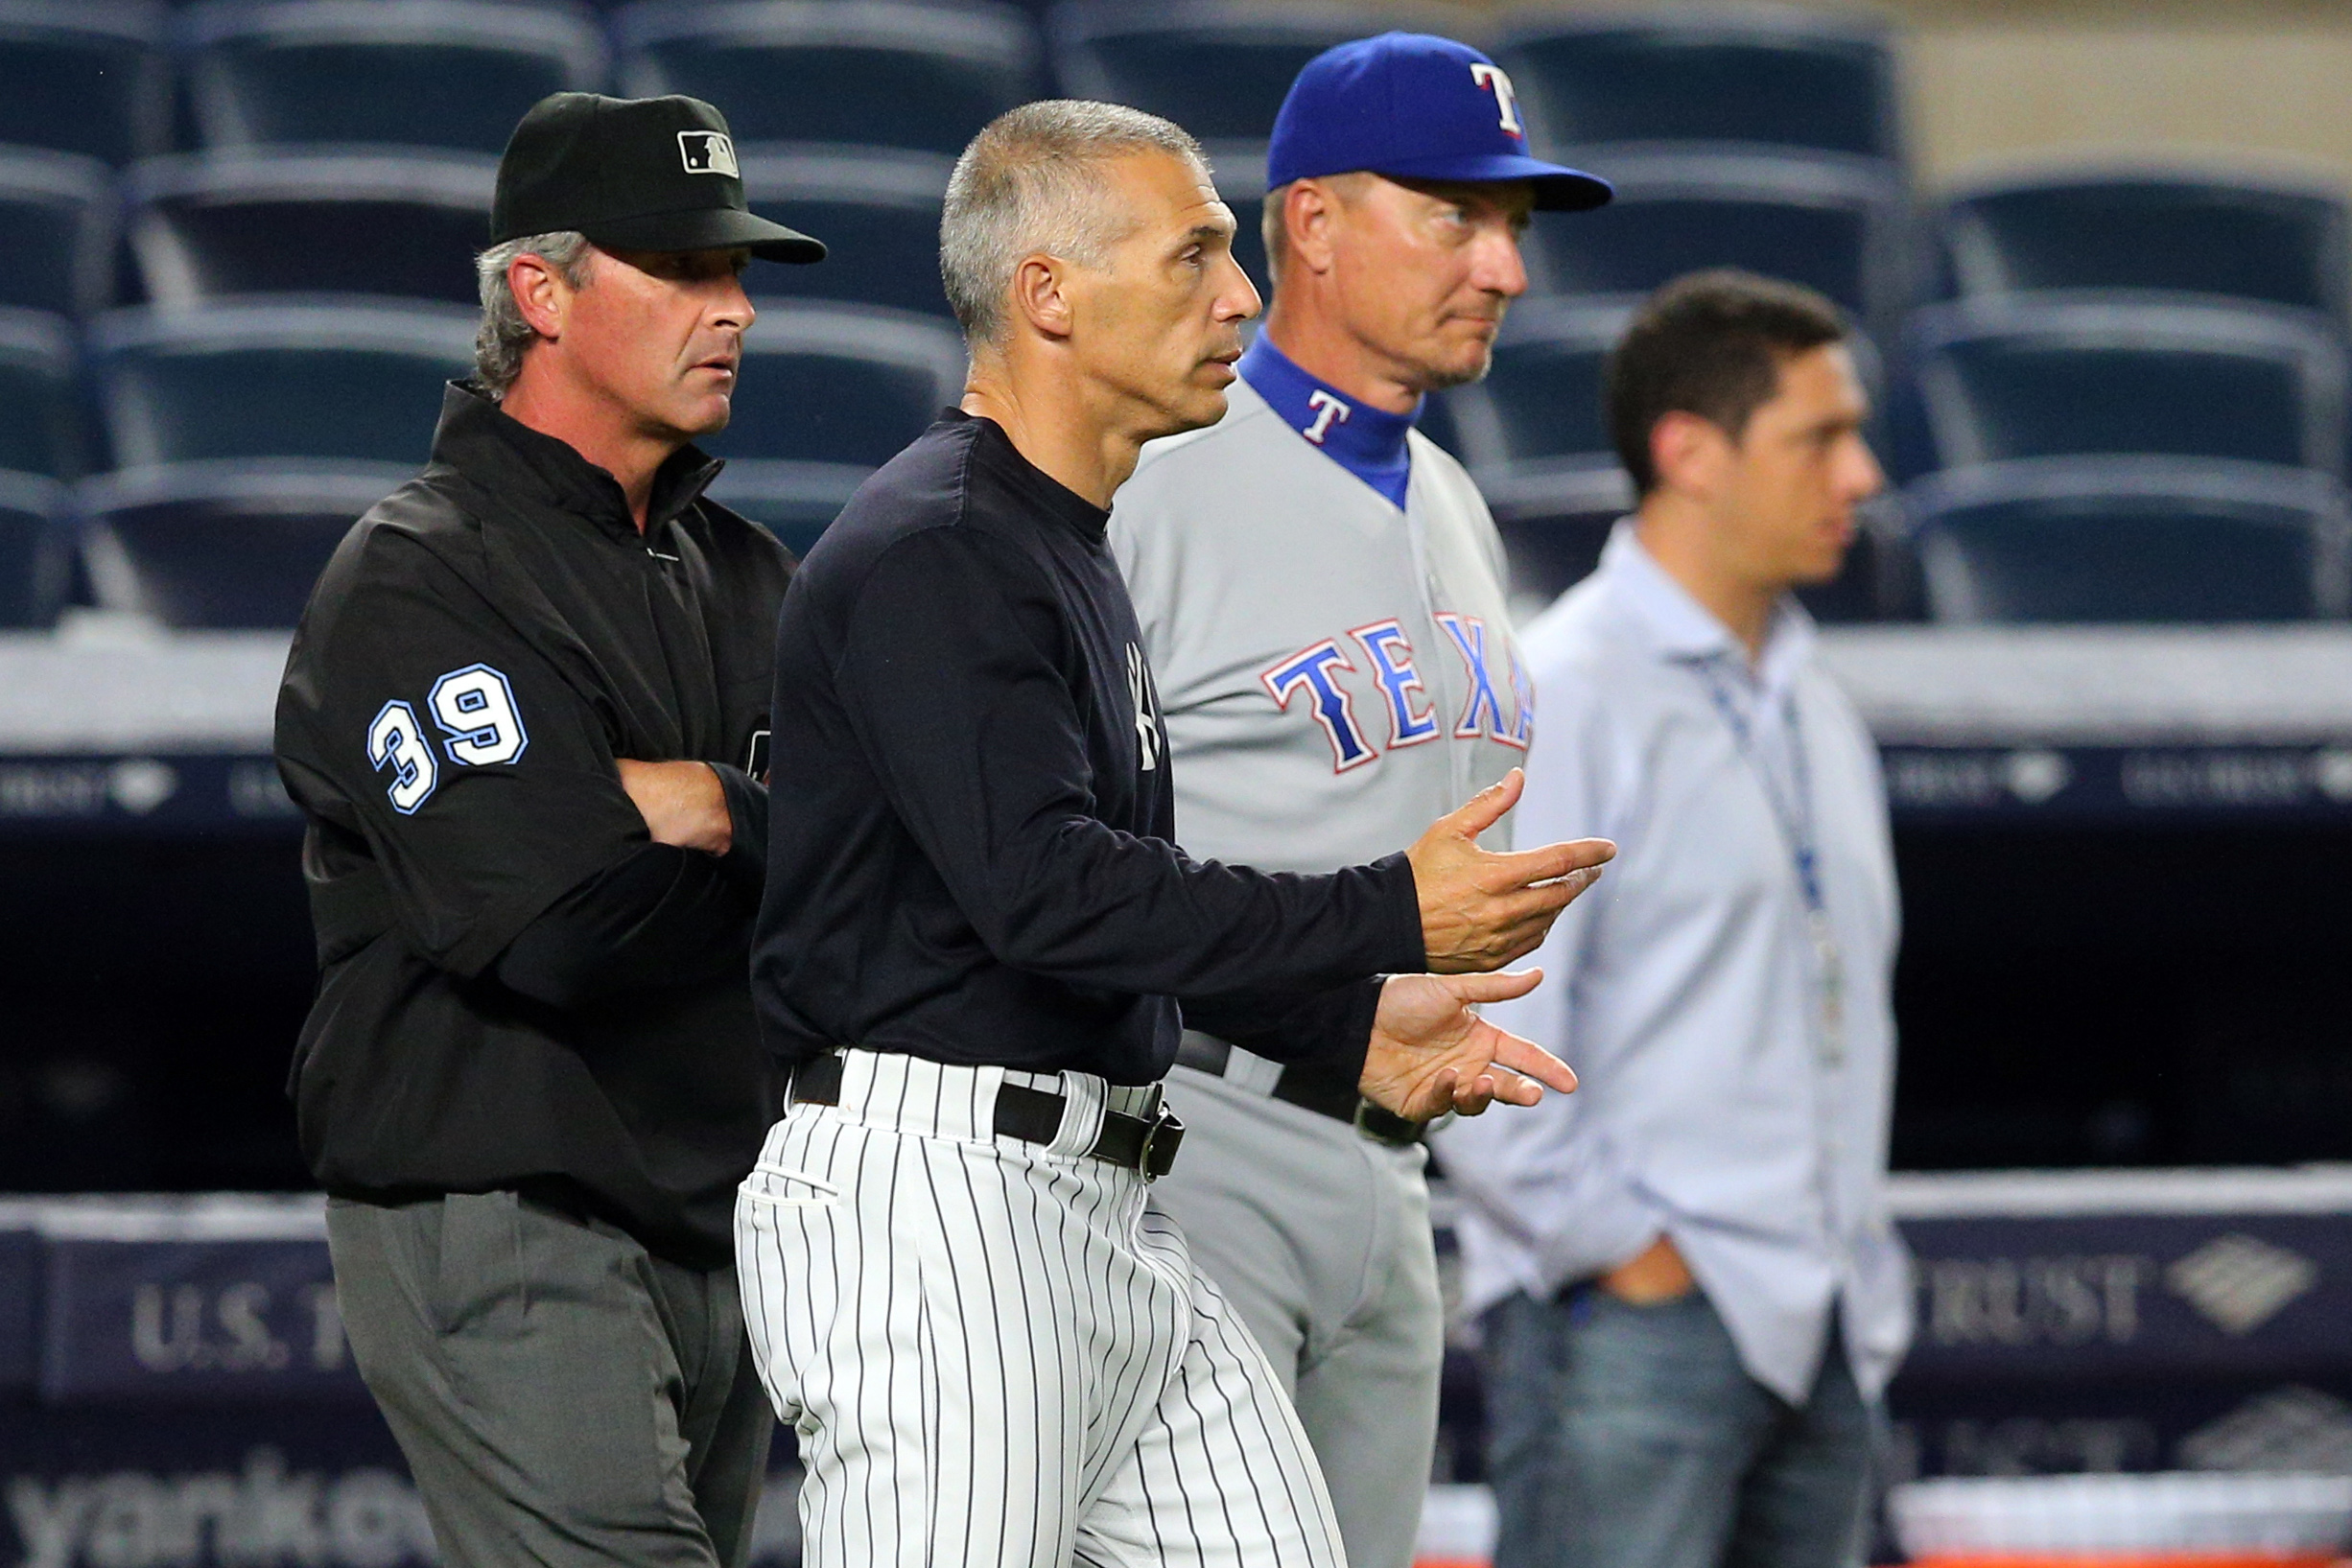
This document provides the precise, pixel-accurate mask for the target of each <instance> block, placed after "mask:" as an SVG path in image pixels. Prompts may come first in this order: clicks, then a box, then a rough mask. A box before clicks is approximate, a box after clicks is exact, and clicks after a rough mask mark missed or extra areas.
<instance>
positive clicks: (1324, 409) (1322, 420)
mask: <svg viewBox="0 0 2352 1568" xmlns="http://www.w3.org/2000/svg"><path fill="white" fill-rule="evenodd" d="M1236 368H1237V369H1238V370H1239V371H1240V372H1241V379H1242V380H1244V381H1246V382H1248V383H1249V384H1250V389H1251V390H1252V391H1254V392H1256V393H1257V394H1258V396H1259V397H1262V398H1264V399H1265V400H1266V404H1267V406H1268V407H1269V408H1271V409H1272V410H1274V411H1275V412H1276V413H1278V414H1280V415H1282V422H1283V423H1284V424H1287V425H1288V426H1289V427H1290V428H1291V429H1292V430H1294V431H1297V432H1298V433H1300V434H1301V435H1303V436H1305V438H1306V439H1307V440H1308V441H1309V442H1311V443H1312V444H1314V445H1315V446H1318V447H1321V448H1322V449H1323V455H1324V456H1327V457H1329V458H1330V459H1331V460H1332V461H1333V462H1335V463H1337V464H1339V466H1340V467H1342V468H1344V469H1346V470H1347V471H1348V472H1349V473H1351V474H1353V475H1354V476H1355V477H1356V478H1357V479H1359V480H1363V481H1364V482H1365V483H1366V484H1369V485H1371V486H1372V487H1373V488H1374V489H1375V490H1377V491H1379V492H1380V494H1382V495H1383V496H1386V497H1387V498H1388V502H1389V504H1390V505H1392V506H1395V507H1396V508H1397V509H1398V510H1399V511H1402V510H1403V509H1404V496H1405V486H1406V484H1407V483H1408V482H1409V481H1410V480H1411V479H1412V477H1413V454H1412V450H1411V449H1410V448H1409V447H1407V446H1406V444H1405V439H1404V438H1405V437H1406V436H1407V435H1408V434H1410V433H1412V430H1413V421H1414V419H1415V418H1416V417H1417V416H1418V415H1419V414H1420V411H1421V410H1420V409H1419V408H1418V407H1416V408H1415V410H1414V411H1413V412H1412V413H1410V414H1397V413H1389V412H1387V411H1386V410H1380V409H1376V408H1373V407H1372V406H1371V405H1369V404H1366V403H1360V402H1358V401H1356V400H1355V399H1354V398H1352V397H1344V396H1342V395H1341V394H1340V393H1339V392H1338V391H1337V390H1336V389H1335V388H1333V387H1332V386H1329V385H1327V384H1326V383H1324V382H1323V381H1321V380H1319V379H1318V378H1316V377H1314V376H1310V375H1308V374H1307V373H1306V372H1305V371H1304V370H1302V369H1300V368H1299V367H1298V366H1297V365H1295V364H1293V363H1291V362H1290V360H1289V358H1288V356H1286V355H1284V354H1283V353H1282V350H1281V349H1279V348H1276V347H1275V346H1274V343H1273V341H1272V339H1269V338H1267V336H1266V335H1265V334H1264V333H1262V332H1261V333H1259V334H1258V339H1257V341H1255V342H1253V343H1251V344H1250V346H1249V351H1248V352H1247V353H1245V354H1243V355H1242V356H1241V363H1240V364H1239V365H1238V366H1236Z"/></svg>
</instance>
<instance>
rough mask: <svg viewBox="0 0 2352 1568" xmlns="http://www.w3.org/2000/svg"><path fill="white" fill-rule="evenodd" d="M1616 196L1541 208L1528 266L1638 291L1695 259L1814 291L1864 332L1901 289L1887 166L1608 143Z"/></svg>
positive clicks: (1898, 234) (1881, 322) (1901, 216)
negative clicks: (1618, 147) (1593, 203)
mask: <svg viewBox="0 0 2352 1568" xmlns="http://www.w3.org/2000/svg"><path fill="white" fill-rule="evenodd" d="M1596 172H1597V173H1599V174H1601V175H1603V176H1607V177H1608V178H1609V179H1611V181H1613V182H1614V183H1615V185H1616V188H1617V196H1616V199H1615V200H1614V201H1612V202H1611V203H1610V204H1609V205H1608V206H1606V207H1603V208H1601V209H1600V210H1599V211H1597V212H1587V213H1545V214H1540V215H1538V217H1537V219H1536V222H1535V227H1534V230H1533V233H1532V236H1531V245H1530V250H1531V252H1532V253H1533V257H1534V258H1539V259H1540V260H1539V261H1538V265H1537V266H1535V267H1531V270H1538V271H1539V275H1541V276H1543V277H1546V278H1548V280H1549V282H1550V285H1551V287H1552V288H1553V289H1554V290H1556V291H1557V292H1559V293H1574V294H1642V293H1649V292H1650V291H1651V290H1653V289H1655V288H1657V287H1658V285H1659V284H1662V283H1664V282H1666V281H1667V280H1668V279H1670V278H1675V277H1679V276H1681V275H1682V273H1684V272H1688V271H1692V270H1695V269H1699V268H1703V267H1740V268H1745V269H1748V270H1750V271H1752V272H1761V273H1763V274H1765V275H1766V276H1768V277H1780V278H1788V279H1791V280H1793V281H1795V282H1798V283H1802V284H1806V285H1808V286H1810V287H1812V288H1814V289H1818V290H1820V291H1821V292H1822V293H1824V294H1827V295H1828V296H1829V297H1830V298H1831V299H1834V300H1836V301H1837V302H1838V303H1839V304H1840V305H1842V306H1844V307H1845V308H1846V310H1848V311H1851V312H1853V313H1855V315H1857V316H1859V317H1860V318H1861V320H1862V322H1863V323H1864V325H1865V326H1866V327H1868V328H1870V330H1872V331H1878V332H1883V331H1885V330H1887V328H1888V327H1889V325H1890V324H1891V323H1892V322H1893V320H1894V318H1895V316H1896V314H1897V313H1898V312H1899V311H1900V310H1901V308H1902V306H1903V304H1904V303H1905V302H1906V298H1907V295H1908V293H1909V292H1910V291H1909V277H1908V271H1909V263H1908V260H1907V257H1906V249H1905V246H1906V238H1905V227H1904V224H1905V221H1906V214H1907V206H1906V200H1907V199H1906V197H1905V195H1904V190H1903V182H1902V178H1901V176H1900V175H1899V173H1897V172H1896V171H1895V170H1894V169H1893V167H1892V166H1890V165H1886V164H1880V163H1874V162H1871V161H1869V160H1866V159H1859V158H1846V157H1838V156H1833V155H1830V154H1826V153H1818V154H1809V155H1798V154H1768V153H1752V152H1727V151H1723V150H1719V149H1705V148H1691V149H1687V150H1682V151H1676V152H1658V151H1655V150H1644V151H1639V152H1632V151H1620V152H1612V153H1611V155H1610V156H1609V157H1608V158H1607V160H1606V161H1600V162H1598V167H1597V169H1596Z"/></svg>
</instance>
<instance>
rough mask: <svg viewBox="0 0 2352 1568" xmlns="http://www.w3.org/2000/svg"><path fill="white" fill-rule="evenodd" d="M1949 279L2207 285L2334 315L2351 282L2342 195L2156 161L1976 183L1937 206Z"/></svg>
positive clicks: (2015, 286)
mask: <svg viewBox="0 0 2352 1568" xmlns="http://www.w3.org/2000/svg"><path fill="white" fill-rule="evenodd" d="M1938 226H1939V230H1940V234H1939V238H1940V248H1941V251H1942V259H1943V267H1944V270H1945V275H1946V282H1947V284H1948V286H1949V287H1950V288H1951V289H1952V290H1954V291H1955V292H1956V293H1959V294H1960V295H1962V296H1963V297H1965V298H1974V297H1977V296H1981V295H1987V294H2010V293H2031V292H2048V291H2053V290H2068V289H2099V290H2150V291H2162V292H2165V293H2187V294H2212V295H2218V296H2221V297H2223V298H2230V299H2241V300H2248V301H2254V302H2258V303H2263V304H2270V305H2283V306H2288V307H2291V308H2293V309H2297V310H2306V311H2314V312H2317V313H2319V314H2320V315H2323V316H2327V317H2328V318H2329V319H2330V320H2331V321H2333V322H2336V323H2338V324H2339V325H2340V324H2341V323H2342V322H2343V320H2344V318H2345V289H2346V287H2347V283H2348V282H2352V277H2348V275H2347V274H2352V245H2348V244H2347V242H2346V238H2345V232H2346V220H2345V211H2344V203H2343V200H2342V199H2341V198H2340V196H2338V195H2336V194H2334V193H2329V192H2320V191H2314V190H2309V189H2304V188H2300V187H2294V186H2286V185H2277V184H2269V183H2264V182H2262V181H2259V180H2253V179H2248V178H2244V177H2236V176H2232V177H2223V176H2201V175H2197V174H2191V173H2169V174H2168V173H2164V172H2159V171H2139V172H2130V173H2126V172H2108V173H2097V174H2077V175H2057V176H2042V177H2039V178H2034V179H2016V180H2009V181H2004V182H2001V183H1999V184H1990V185H1983V186H1979V187H1977V188H1975V189H1974V190H1971V191H1969V192H1967V193H1965V194H1963V195H1961V196H1958V197H1956V198H1954V199H1951V200H1950V201H1949V202H1948V203H1947V204H1946V205H1945V206H1944V208H1943V211H1942V216H1941V219H1940V223H1939V225H1938Z"/></svg>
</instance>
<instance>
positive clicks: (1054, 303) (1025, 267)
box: [1013, 253, 1076, 338]
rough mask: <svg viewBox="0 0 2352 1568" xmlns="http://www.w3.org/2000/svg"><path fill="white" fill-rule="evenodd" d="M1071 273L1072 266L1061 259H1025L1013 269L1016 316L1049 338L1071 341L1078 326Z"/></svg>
mask: <svg viewBox="0 0 2352 1568" xmlns="http://www.w3.org/2000/svg"><path fill="white" fill-rule="evenodd" d="M1069 285H1070V263H1068V262H1066V261H1064V260H1062V258H1061V257H1059V256H1048V255H1045V254H1042V253H1040V254H1038V255H1034V256H1024V257H1023V258H1022V260H1021V264H1020V265H1019V266H1017V267H1015V268H1014V269H1013V313H1014V315H1015V316H1018V317H1020V319H1022V320H1023V321H1024V322H1026V323H1027V324H1028V325H1029V327H1030V328H1031V330H1033V331H1036V332H1040V333H1043V334H1044V335H1045V336H1047V337H1048V338H1068V337H1069V336H1070V333H1071V331H1072V330H1073V329H1074V328H1075V326H1076V312H1075V311H1074V310H1073V309H1072V308H1071V301H1070V287H1069Z"/></svg>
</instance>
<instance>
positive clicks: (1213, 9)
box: [1047, 0, 1459, 167]
mask: <svg viewBox="0 0 2352 1568" xmlns="http://www.w3.org/2000/svg"><path fill="white" fill-rule="evenodd" d="M1448 22H1452V23H1454V24H1456V25H1458V23H1459V18H1455V17H1443V16H1441V17H1435V18H1433V17H1431V16H1429V15H1427V14H1423V15H1420V16H1412V15H1409V14H1404V13H1399V12H1397V11H1396V10H1395V9H1394V8H1386V9H1383V8H1372V7H1364V6H1352V5H1345V4H1335V3H1331V0H1255V3H1253V0H1162V3H1160V4H1154V5H1148V6H1139V5H1131V4H1128V3H1126V0H1067V3H1065V4H1063V5H1060V6H1057V7H1055V8H1054V11H1053V14H1052V18H1051V20H1050V21H1049V22H1048V24H1047V30H1048V33H1049V35H1050V36H1051V38H1052V40H1053V62H1054V69H1055V71H1056V72H1057V73H1058V74H1059V75H1060V77H1061V80H1062V86H1063V89H1064V90H1065V91H1067V92H1069V93H1070V95H1071V96H1072V97H1076V98H1094V99H1101V100H1104V101H1107V102H1109V103H1114V104H1126V105H1132V106H1134V107H1136V108H1140V109H1146V110H1149V111H1150V112H1151V113H1153V114H1158V115H1163V116H1164V117H1165V118H1167V119H1170V120H1173V121H1175V122H1176V123H1177V124H1178V125H1181V126H1183V127H1184V128H1185V129H1187V130H1189V131H1190V132H1192V134H1193V135H1195V136H1198V137H1199V138H1201V140H1203V141H1204V142H1207V143H1209V144H1211V148H1212V149H1214V148H1215V147H1216V145H1217V144H1218V143H1235V142H1237V143H1242V144H1253V143H1254V144H1258V148H1259V149H1260V151H1259V152H1258V161H1259V164H1260V166H1261V167H1262V165H1263V162H1264V154H1263V152H1262V147H1263V144H1264V142H1265V140H1266V138H1268V137H1269V136H1271V135H1273V134H1274V116H1275V114H1276V112H1277V111H1278V110H1279V109H1281V108H1282V97H1283V95H1284V94H1285V93H1287V92H1288V91H1289V90H1290V82H1291V79H1292V78H1294V77H1296V76H1297V75H1298V74H1299V67H1300V66H1302V65H1305V63H1306V62H1307V61H1308V60H1310V59H1314V58H1315V57H1316V56H1317V55H1319V54H1321V53H1323V51H1324V50H1326V49H1329V47H1331V45H1333V44H1336V43H1345V42H1347V41H1348V40H1349V39H1351V38H1361V37H1364V36H1366V35H1370V34H1375V33H1379V32H1383V31H1385V30H1386V29H1388V28H1390V27H1395V26H1407V25H1410V26H1416V27H1419V28H1420V29H1421V30H1423V31H1437V32H1443V31H1445V28H1446V23H1448Z"/></svg>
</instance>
